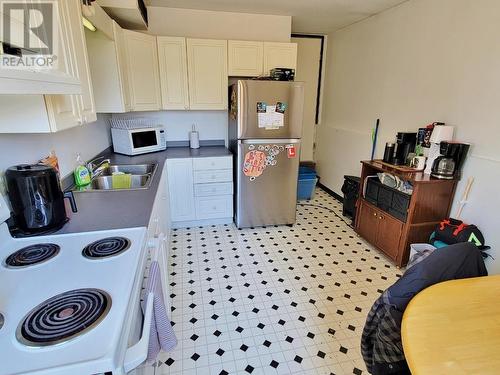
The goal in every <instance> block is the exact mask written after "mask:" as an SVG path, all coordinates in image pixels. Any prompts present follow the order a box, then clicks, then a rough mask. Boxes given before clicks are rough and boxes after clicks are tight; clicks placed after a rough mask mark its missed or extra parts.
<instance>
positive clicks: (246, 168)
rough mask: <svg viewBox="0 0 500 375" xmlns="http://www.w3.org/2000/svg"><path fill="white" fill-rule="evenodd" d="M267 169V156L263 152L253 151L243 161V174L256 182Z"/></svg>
mask: <svg viewBox="0 0 500 375" xmlns="http://www.w3.org/2000/svg"><path fill="white" fill-rule="evenodd" d="M265 168H266V154H265V153H264V152H262V151H257V150H252V151H248V152H247V153H246V154H245V160H244V161H243V174H244V175H245V176H247V177H250V180H251V181H253V180H255V178H256V177H259V176H260V175H261V174H262V172H263V171H264V169H265Z"/></svg>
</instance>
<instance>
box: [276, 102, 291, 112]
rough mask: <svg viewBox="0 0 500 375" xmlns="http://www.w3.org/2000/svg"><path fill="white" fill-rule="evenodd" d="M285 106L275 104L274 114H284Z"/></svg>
mask: <svg viewBox="0 0 500 375" xmlns="http://www.w3.org/2000/svg"><path fill="white" fill-rule="evenodd" d="M287 107H288V106H287V104H286V103H282V102H277V103H276V108H275V109H274V110H275V111H276V112H278V113H285V111H286V108H287Z"/></svg>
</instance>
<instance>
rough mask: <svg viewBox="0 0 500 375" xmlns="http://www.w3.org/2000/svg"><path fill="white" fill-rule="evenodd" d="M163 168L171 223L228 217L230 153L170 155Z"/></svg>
mask: <svg viewBox="0 0 500 375" xmlns="http://www.w3.org/2000/svg"><path fill="white" fill-rule="evenodd" d="M217 168H223V169H217ZM167 171H168V182H169V183H168V187H169V195H170V218H171V220H172V226H174V227H182V226H191V225H196V224H210V223H211V222H213V223H222V222H224V223H230V222H231V221H232V218H233V183H232V180H233V170H232V157H231V156H221V157H210V158H194V159H193V158H186V159H171V160H167Z"/></svg>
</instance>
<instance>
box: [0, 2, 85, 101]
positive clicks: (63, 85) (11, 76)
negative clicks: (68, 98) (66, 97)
mask: <svg viewBox="0 0 500 375" xmlns="http://www.w3.org/2000/svg"><path fill="white" fill-rule="evenodd" d="M17 3H18V4H14V5H15V6H23V5H26V6H29V5H31V4H32V3H37V2H36V1H34V0H25V1H24V2H17ZM50 5H51V4H48V6H50ZM55 5H58V6H57V7H56V6H53V7H52V9H53V13H52V15H53V16H55V19H54V21H53V23H54V26H55V28H56V29H57V30H58V32H57V33H53V30H54V29H53V28H52V27H53V25H52V23H51V22H50V21H51V19H43V13H41V12H39V11H34V10H33V9H29V8H28V9H27V11H26V12H22V11H16V10H10V11H8V14H2V11H3V10H5V8H2V9H0V18H1V19H2V21H4V22H5V25H3V26H5V29H6V28H7V27H9V32H10V38H9V40H7V39H6V37H5V35H4V33H3V32H0V42H1V43H0V47H1V45H2V44H5V45H8V46H9V47H11V48H13V50H12V53H10V52H9V53H4V48H0V57H1V58H2V60H3V61H6V62H8V64H9V65H17V64H19V62H20V61H21V59H23V58H32V57H40V59H39V61H42V60H44V61H47V58H52V56H50V55H42V54H39V55H33V54H32V51H33V50H36V49H37V48H45V47H46V46H47V45H49V46H50V38H52V37H54V36H59V38H58V40H55V41H54V42H53V48H54V49H53V50H52V51H51V53H53V54H54V57H55V58H56V59H57V62H58V64H57V66H56V67H53V68H51V69H48V68H41V69H35V68H33V69H26V68H23V69H18V68H12V67H9V66H8V65H6V66H0V94H77V93H80V92H82V86H81V85H80V80H79V76H78V74H77V71H76V70H75V69H73V68H72V65H74V64H75V63H76V62H75V59H77V58H78V56H77V55H76V54H74V52H75V51H74V50H72V47H71V46H68V45H67V43H68V41H69V43H73V42H74V40H73V38H78V37H79V36H78V35H76V34H75V32H76V30H74V25H72V24H71V22H68V20H67V19H65V17H67V13H66V12H65V11H64V10H63V9H58V8H65V7H66V6H69V7H71V8H72V7H73V6H74V3H73V2H69V4H67V2H66V1H62V0H59V1H57V2H56V4H55ZM78 8H80V5H79V4H78ZM49 11H50V9H49ZM26 15H28V16H26ZM25 17H26V19H25ZM28 17H29V19H28ZM46 18H47V17H46ZM80 19H81V18H80ZM27 22H36V23H37V24H39V25H40V26H39V27H38V28H37V37H29V38H26V37H25V33H26V32H31V31H30V27H25V24H26V23H27ZM79 24H81V22H79ZM70 26H71V27H72V28H73V29H71V27H70ZM39 36H41V37H39ZM26 41H28V43H29V45H26V44H25V42H26ZM76 42H78V41H76ZM14 52H15V53H14ZM72 52H73V53H72ZM19 56H21V57H20V58H19ZM28 61H31V60H28ZM83 85H85V83H83ZM84 89H85V88H84Z"/></svg>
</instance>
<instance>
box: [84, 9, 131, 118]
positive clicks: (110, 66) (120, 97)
mask: <svg viewBox="0 0 500 375" xmlns="http://www.w3.org/2000/svg"><path fill="white" fill-rule="evenodd" d="M93 6H97V5H93ZM109 21H110V23H111V29H112V33H111V36H112V38H109V37H108V35H107V33H104V32H103V31H101V30H100V29H98V30H97V31H94V32H93V31H89V30H85V36H86V40H87V50H88V54H89V64H90V72H91V76H92V85H93V87H94V100H95V103H96V110H97V112H98V113H120V112H127V111H130V92H129V84H128V70H127V59H126V55H125V53H126V51H125V46H124V43H125V42H124V39H123V30H122V29H121V27H120V26H119V25H118V24H117V23H116V22H115V21H112V20H111V19H109Z"/></svg>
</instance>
